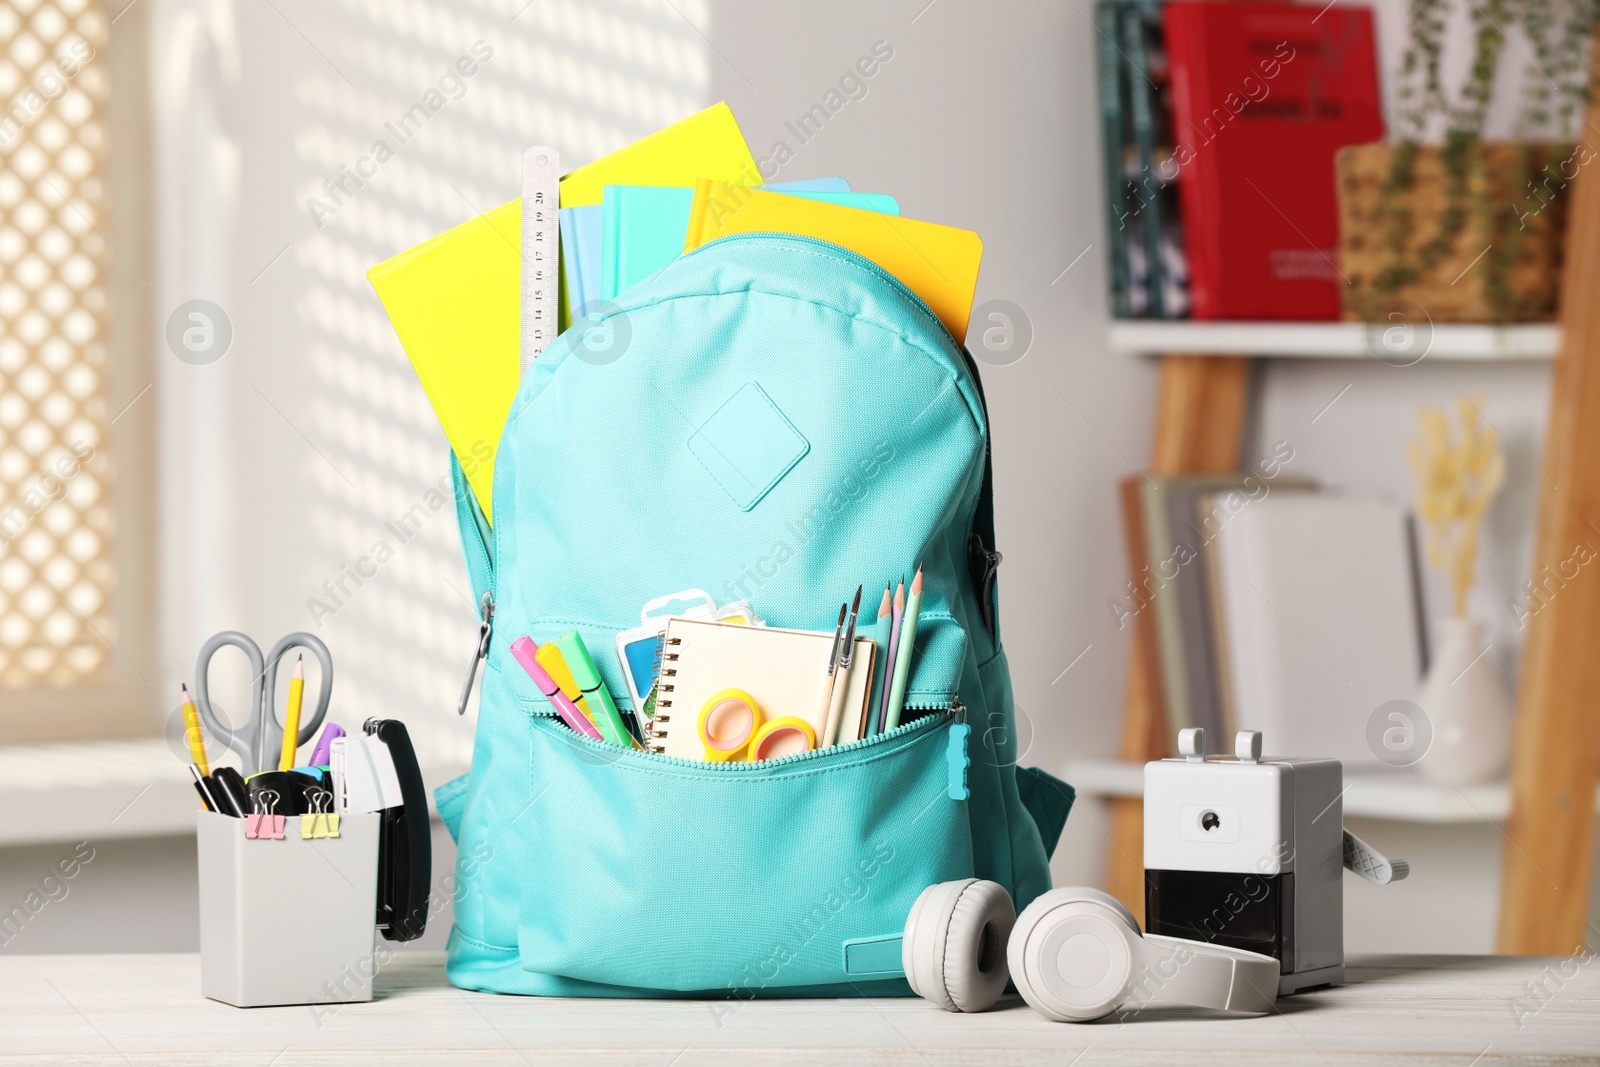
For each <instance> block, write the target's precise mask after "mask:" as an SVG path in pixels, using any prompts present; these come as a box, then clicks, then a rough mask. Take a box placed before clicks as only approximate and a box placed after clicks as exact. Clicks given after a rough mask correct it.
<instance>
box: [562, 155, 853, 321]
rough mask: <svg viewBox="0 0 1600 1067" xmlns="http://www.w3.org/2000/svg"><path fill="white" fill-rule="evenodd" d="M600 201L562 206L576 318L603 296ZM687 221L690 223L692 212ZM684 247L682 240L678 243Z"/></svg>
mask: <svg viewBox="0 0 1600 1067" xmlns="http://www.w3.org/2000/svg"><path fill="white" fill-rule="evenodd" d="M766 188H767V189H771V190H776V191H778V192H791V193H848V192H850V191H851V190H850V183H849V182H847V181H845V180H844V179H843V178H809V179H806V180H804V181H798V182H779V183H777V184H776V185H768V186H766ZM691 192H692V191H691ZM602 210H603V209H602V207H601V205H599V204H592V205H587V206H584V207H564V208H562V209H561V216H560V218H561V263H562V271H563V280H564V281H565V283H566V286H567V291H566V301H567V308H568V310H569V312H570V313H571V314H572V316H573V317H574V318H577V317H579V316H580V315H581V313H582V311H583V309H584V308H585V307H587V306H588V305H589V304H591V303H593V302H594V301H596V300H599V299H601V296H600V290H601V286H600V265H601V258H602V252H601V249H602V247H603V245H602V242H601V230H602V227H601V212H602ZM684 222H685V225H686V226H687V223H688V212H687V209H685V212H684ZM678 244H679V250H680V251H681V250H682V244H683V242H682V241H679V242H678Z"/></svg>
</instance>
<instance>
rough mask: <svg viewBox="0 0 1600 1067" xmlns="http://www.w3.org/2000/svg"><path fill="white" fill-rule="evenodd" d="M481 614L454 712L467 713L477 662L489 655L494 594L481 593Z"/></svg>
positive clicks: (476, 671) (492, 625)
mask: <svg viewBox="0 0 1600 1067" xmlns="http://www.w3.org/2000/svg"><path fill="white" fill-rule="evenodd" d="M479 611H480V612H482V614H483V621H482V622H480V623H479V624H478V650H477V652H475V653H474V654H473V656H472V663H471V665H470V666H468V667H467V684H466V685H464V686H462V687H461V699H460V700H459V701H458V702H457V703H456V714H457V715H465V714H466V713H467V699H468V698H469V697H471V696H472V683H473V682H475V681H477V680H478V664H480V663H482V662H483V661H484V659H485V658H486V657H487V656H488V655H489V634H490V632H491V631H492V630H493V629H494V594H493V593H485V594H483V601H482V603H481V604H480V606H479Z"/></svg>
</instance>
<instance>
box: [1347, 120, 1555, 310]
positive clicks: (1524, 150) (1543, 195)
mask: <svg viewBox="0 0 1600 1067" xmlns="http://www.w3.org/2000/svg"><path fill="white" fill-rule="evenodd" d="M1465 151H1466V159H1465V167H1464V171H1465V175H1464V176H1465V185H1466V196H1465V197H1464V198H1462V199H1461V205H1462V209H1463V210H1462V212H1461V213H1460V214H1458V215H1457V218H1458V220H1459V222H1458V224H1457V225H1455V226H1453V227H1451V228H1452V229H1454V231H1455V232H1454V233H1453V236H1450V237H1446V236H1445V231H1446V223H1447V222H1449V221H1451V220H1448V219H1447V218H1446V214H1447V212H1448V211H1449V210H1450V207H1451V205H1450V200H1451V198H1450V196H1449V195H1448V192H1447V190H1448V188H1449V185H1450V183H1451V182H1452V181H1453V180H1455V179H1454V178H1453V177H1452V175H1451V173H1450V170H1449V169H1448V168H1447V166H1446V161H1445V156H1444V152H1445V150H1444V149H1443V148H1441V147H1437V146H1421V147H1412V146H1403V145H1394V144H1366V145H1356V146H1353V147H1350V148H1345V149H1342V150H1340V152H1339V154H1338V156H1337V162H1336V164H1335V166H1336V169H1337V175H1338V183H1339V257H1340V261H1341V269H1342V270H1343V272H1344V275H1345V277H1346V279H1347V280H1348V282H1349V284H1348V286H1347V287H1346V288H1345V289H1344V317H1345V319H1346V320H1348V321H1357V322H1378V321H1382V320H1385V319H1387V318H1389V317H1391V316H1392V315H1394V314H1400V315H1404V316H1406V317H1407V318H1410V317H1412V316H1414V315H1415V313H1416V311H1417V309H1419V308H1420V309H1421V311H1422V312H1423V313H1424V314H1426V316H1427V317H1428V318H1429V319H1430V320H1431V321H1433V322H1542V321H1548V320H1550V319H1553V318H1555V314H1556V296H1557V293H1558V291H1559V289H1560V278H1561V253H1562V242H1563V238H1564V235H1565V233H1566V213H1567V199H1568V198H1567V195H1566V193H1567V186H1568V185H1569V184H1570V181H1571V178H1572V177H1573V175H1575V174H1576V173H1577V170H1578V166H1579V161H1580V157H1579V156H1578V155H1576V154H1575V150H1574V148H1573V146H1571V145H1558V144H1542V143H1517V142H1502V143H1479V144H1475V145H1471V146H1469V147H1468V148H1467V149H1466V150H1465ZM1576 151H1578V152H1581V151H1583V150H1582V149H1578V150H1576ZM1397 157H1398V159H1397ZM1397 164H1398V167H1399V174H1401V175H1402V178H1401V179H1400V180H1395V175H1396V173H1397V169H1396V168H1397ZM1407 165H1409V168H1410V179H1409V181H1407V180H1404V178H1403V175H1404V172H1405V168H1406V167H1407ZM1463 216H1464V217H1463ZM1430 246H1431V247H1430ZM1430 260H1431V262H1430Z"/></svg>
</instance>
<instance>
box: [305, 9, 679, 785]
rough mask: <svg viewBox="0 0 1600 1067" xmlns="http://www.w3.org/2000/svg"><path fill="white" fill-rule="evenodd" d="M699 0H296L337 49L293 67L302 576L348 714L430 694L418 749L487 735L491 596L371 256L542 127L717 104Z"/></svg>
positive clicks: (576, 155)
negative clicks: (473, 684)
mask: <svg viewBox="0 0 1600 1067" xmlns="http://www.w3.org/2000/svg"><path fill="white" fill-rule="evenodd" d="M703 7H704V5H697V4H687V5H685V4H681V3H680V4H678V5H677V7H674V6H673V4H670V3H666V2H665V0H658V2H655V3H643V4H641V3H629V2H622V0H601V2H598V3H595V2H589V0H585V2H583V3H581V4H580V3H577V2H576V0H573V2H565V3H545V2H543V0H541V2H540V3H538V4H529V5H528V6H527V7H525V8H523V9H522V10H521V11H517V10H516V5H509V6H508V5H503V4H493V5H491V4H488V3H486V2H477V3H470V4H461V3H455V4H443V3H418V4H406V5H388V4H382V5H380V4H365V3H357V2H354V0H341V2H338V3H334V4H330V5H328V6H326V7H324V8H321V9H317V10H315V11H314V12H313V11H312V10H311V9H304V8H301V9H295V10H294V17H295V18H296V20H297V22H298V23H299V25H300V26H303V27H304V30H305V32H306V33H307V34H308V35H309V36H310V37H313V38H314V39H315V40H316V41H326V42H332V43H333V45H334V48H333V49H331V50H330V55H331V58H330V59H329V61H327V62H314V63H311V64H306V65H302V66H299V67H298V68H297V70H298V74H297V76H296V77H295V78H294V79H293V82H292V92H291V94H290V98H289V99H287V100H285V101H283V104H284V106H286V107H287V108H289V109H291V112H292V113H291V114H290V115H288V116H285V117H284V118H283V120H282V125H281V126H280V127H279V128H281V129H287V130H288V131H290V134H289V139H290V142H291V144H292V151H293V159H292V164H289V166H291V167H292V172H290V173H292V179H293V192H294V196H295V199H296V202H297V203H298V204H300V205H301V215H300V219H299V220H298V221H297V223H296V226H295V229H294V232H293V234H285V235H284V236H285V238H288V237H291V236H292V237H294V240H293V242H292V245H291V246H290V247H292V253H290V254H292V256H293V257H294V260H293V262H294V264H295V266H296V267H297V268H298V271H297V273H295V274H294V275H292V276H293V277H294V278H295V279H296V281H295V285H296V290H295V291H294V292H293V293H292V294H285V295H286V296H289V297H291V299H289V300H278V299H275V300H274V304H273V306H274V307H278V308H283V309H284V310H285V311H286V312H287V311H288V309H289V308H290V307H291V306H292V312H290V313H292V314H293V316H294V317H295V319H296V322H295V323H293V324H292V325H291V326H289V330H290V331H291V332H293V333H294V334H295V335H296V336H297V338H298V339H299V343H300V344H301V345H302V350H303V351H304V353H305V355H304V366H305V367H306V368H307V370H308V373H309V374H310V375H311V376H312V377H311V379H310V380H308V381H306V382H305V383H304V386H303V388H302V389H301V392H300V395H301V397H303V404H304V405H305V406H303V407H302V408H300V409H299V410H298V413H297V416H296V419H297V421H298V422H299V424H300V425H301V426H302V427H304V430H305V434H306V436H307V437H308V438H309V439H310V440H311V441H313V442H315V445H316V449H317V451H312V450H306V451H305V453H304V454H303V456H302V457H301V459H300V461H299V462H300V463H301V464H302V470H301V472H300V473H299V474H298V475H297V476H296V477H297V478H299V479H301V480H302V483H303V485H305V486H306V487H307V488H308V490H309V493H310V501H309V505H308V508H307V514H306V516H305V519H306V526H307V527H308V529H309V530H311V531H314V533H313V534H310V535H308V536H314V537H315V543H314V545H312V546H311V547H312V548H313V551H311V552H309V553H306V554H305V556H304V557H303V559H302V561H301V562H298V563H297V564H296V567H297V569H296V570H295V572H294V574H293V580H294V581H295V582H296V584H297V585H298V586H300V587H302V588H303V591H299V590H297V593H298V599H299V600H301V601H303V602H304V605H305V608H304V613H303V614H302V615H299V616H297V620H298V622H299V624H300V625H302V626H303V627H304V628H305V629H308V630H311V631H313V632H317V633H319V634H320V635H321V636H323V637H324V638H325V639H330V635H332V636H336V637H337V650H338V651H337V656H338V662H339V686H340V690H339V693H340V700H339V704H340V709H341V714H340V718H341V720H342V721H344V722H345V724H346V726H347V728H348V725H349V724H350V723H352V722H360V721H361V720H362V719H363V718H364V717H366V716H369V715H383V714H388V715H392V714H395V713H396V710H397V709H422V708H425V709H427V714H426V715H414V714H413V715H408V717H407V720H408V725H409V726H410V729H411V732H412V735H413V737H414V738H416V740H417V747H418V749H419V751H422V752H426V753H428V754H429V756H430V758H434V759H448V758H458V759H460V760H461V761H463V762H464V761H465V760H466V758H467V756H468V752H469V745H470V738H469V736H468V735H467V733H466V731H465V730H464V729H462V728H461V727H460V726H459V725H456V724H457V723H458V722H459V720H457V719H456V716H455V713H454V709H455V704H456V696H457V693H458V690H459V688H460V686H461V682H462V679H463V676H464V673H465V666H466V658H467V656H468V655H469V654H470V651H471V648H472V640H473V635H474V632H475V626H476V616H477V610H476V605H475V603H474V598H473V595H472V590H471V589H470V587H469V586H468V584H467V579H466V575H465V571H464V568H463V565H462V563H461V549H460V544H459V540H458V536H457V533H456V527H455V516H454V503H453V500H452V497H451V486H450V477H449V473H448V467H447V459H446V445H445V442H444V438H443V435H442V434H441V432H440V431H439V427H438V424H437V422H436V420H435V418H434V416H433V412H432V409H431V408H430V407H429V405H428V403H427V400H426V398H425V396H424V395H423V393H422V390H421V388H420V386H419V385H418V383H417V380H416V377H415V375H414V374H413V373H412V370H411V366H410V364H409V362H408V361H407V359H406V357H405V355H404V352H403V350H402V348H401V346H400V344H399V341H398V340H397V338H396V337H395V334H394V330H393V329H392V328H391V326H390V324H389V321H388V319H387V317H386V315H385V314H384V311H383V308H382V306H381V305H380V303H379V302H378V300H377V298H376V296H375V295H374V293H373V291H372V289H371V287H370V285H369V284H368V282H367V279H366V276H365V272H366V270H367V268H369V267H371V266H372V265H374V264H376V263H378V262H380V261H382V260H384V259H386V258H388V257H390V256H393V255H395V254H396V253H398V252H400V251H401V250H403V249H407V248H410V247H413V246H415V245H417V244H419V243H421V242H422V241H425V240H427V239H428V238H429V237H432V236H434V235H435V234H438V233H440V232H442V231H444V230H445V229H447V228H449V227H451V226H453V225H456V224H458V223H460V222H462V221H464V220H466V219H468V218H470V217H472V216H474V215H476V214H478V213H480V212H483V211H487V210H489V209H491V208H494V207H496V206H498V205H500V204H502V203H505V202H506V201H508V200H510V199H512V198H514V197H515V196H516V195H517V192H518V187H519V178H518V168H519V167H520V161H521V156H522V151H523V149H524V148H525V147H527V146H528V145H530V144H534V143H548V144H552V145H555V146H558V148H559V149H560V150H561V152H562V154H563V164H564V167H565V168H566V169H571V167H573V166H576V165H578V164H580V163H582V162H585V161H587V160H590V159H592V158H594V157H596V156H598V155H602V154H604V153H605V152H608V151H611V150H613V149H615V148H617V147H620V146H622V145H623V144H626V143H628V142H629V141H632V140H634V139H636V138H638V137H640V136H643V135H644V134H646V133H649V132H652V131H653V130H655V129H657V128H659V127H661V126H663V125H666V124H667V123H669V122H672V121H674V120H676V119H678V118H680V117H682V116H683V115H685V114H687V113H689V112H691V111H693V110H695V109H697V108H699V107H702V106H704V104H705V103H706V102H707V100H706V95H707V93H708V91H709V85H710V74H709V70H708V65H707V60H706V54H705V53H706V51H707V48H708V46H707V44H706V43H705V37H704V36H702V32H703V31H708V29H709V26H708V16H707V15H706V14H705V12H704V10H703ZM697 8H699V9H700V10H697ZM680 11H681V13H680ZM300 12H306V13H305V14H303V15H302V14H301V13H300ZM691 18H693V19H696V20H697V21H698V22H699V24H700V26H699V28H698V29H697V28H696V26H695V25H692V24H691V23H690V21H689V19H691ZM335 63H337V68H336V67H335V66H334V64H335ZM508 240H510V241H512V242H513V243H514V242H515V240H516V235H515V234H511V235H508ZM285 251H286V252H287V251H288V249H286V250H285ZM505 358H508V359H513V360H514V359H516V358H517V354H516V353H515V352H510V353H506V354H505ZM330 643H333V641H332V640H331V639H330ZM431 784H437V783H431Z"/></svg>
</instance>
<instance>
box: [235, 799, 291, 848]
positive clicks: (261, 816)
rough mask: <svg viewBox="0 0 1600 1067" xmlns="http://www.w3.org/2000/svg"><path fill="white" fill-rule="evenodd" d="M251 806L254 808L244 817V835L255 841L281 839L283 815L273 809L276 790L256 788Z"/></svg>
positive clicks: (276, 801)
mask: <svg viewBox="0 0 1600 1067" xmlns="http://www.w3.org/2000/svg"><path fill="white" fill-rule="evenodd" d="M251 806H252V807H254V808H255V809H256V810H255V811H253V812H251V813H250V814H249V815H246V816H245V818H244V836H246V837H248V838H250V839H252V840H256V841H265V840H272V841H282V840H283V824H284V822H285V817H284V816H282V815H279V814H277V812H276V811H274V809H275V808H276V807H277V806H278V793H277V790H274V789H258V790H256V792H255V795H254V796H253V797H252V798H251Z"/></svg>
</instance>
